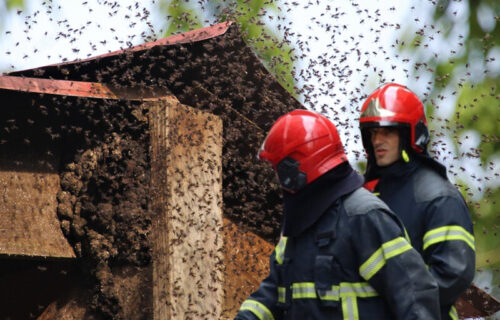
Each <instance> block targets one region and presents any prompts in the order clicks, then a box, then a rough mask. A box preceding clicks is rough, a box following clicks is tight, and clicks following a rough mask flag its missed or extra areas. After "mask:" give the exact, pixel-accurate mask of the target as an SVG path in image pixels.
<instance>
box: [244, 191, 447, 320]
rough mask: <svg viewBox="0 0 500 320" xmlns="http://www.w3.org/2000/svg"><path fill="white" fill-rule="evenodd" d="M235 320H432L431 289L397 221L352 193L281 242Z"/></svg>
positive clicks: (364, 195) (372, 200) (434, 296)
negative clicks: (313, 221)
mask: <svg viewBox="0 0 500 320" xmlns="http://www.w3.org/2000/svg"><path fill="white" fill-rule="evenodd" d="M315 209H317V208H309V210H313V211H314V210H315ZM303 214H307V211H306V212H303ZM285 219H286V206H285ZM236 319H260V320H270V319H300V320H307V319H319V320H321V319H352V320H355V319H439V305H438V292H437V284H436V282H435V280H434V279H433V278H432V276H431V275H430V273H429V272H428V270H427V268H426V267H425V265H424V263H423V260H422V258H421V257H420V255H419V254H418V253H417V252H416V251H415V250H414V249H413V248H412V247H411V246H410V244H409V243H408V241H407V239H406V238H405V232H404V229H403V227H402V224H401V222H400V221H399V220H398V219H397V217H395V215H394V214H393V213H392V212H391V211H390V210H389V209H388V207H387V206H386V205H385V204H384V203H383V202H382V201H380V200H379V199H378V198H377V197H374V196H373V195H372V194H370V193H369V192H368V191H366V190H365V189H363V188H356V189H355V191H352V190H351V192H350V193H348V194H346V195H345V194H344V195H342V196H340V197H339V198H337V199H335V201H334V202H333V203H330V206H328V208H325V210H324V211H323V214H322V215H320V216H319V218H318V219H317V220H316V221H315V223H313V224H312V225H311V226H310V227H309V228H306V229H305V230H303V231H301V232H300V233H299V234H296V235H293V236H288V237H286V236H282V237H281V239H280V242H279V243H278V245H277V246H276V248H275V250H274V252H273V253H272V255H271V257H270V274H269V276H268V277H267V278H266V279H264V280H263V281H262V283H261V285H260V287H259V289H258V290H257V291H256V292H254V293H253V294H251V295H250V297H249V298H248V299H247V300H245V301H244V303H243V304H242V306H241V308H240V311H239V312H238V315H237V316H236Z"/></svg>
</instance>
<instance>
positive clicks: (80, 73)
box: [0, 1, 500, 319]
mask: <svg viewBox="0 0 500 320" xmlns="http://www.w3.org/2000/svg"><path fill="white" fill-rule="evenodd" d="M153 2H154V1H153ZM189 2H190V1H186V3H189ZM271 3H273V1H270V2H269V3H266V4H264V5H263V7H262V8H260V9H258V10H256V11H252V10H253V9H251V6H247V7H245V6H243V7H244V8H247V9H244V10H242V9H241V8H240V7H238V6H237V4H236V2H234V3H233V2H230V1H198V3H190V5H192V6H193V7H196V6H199V8H201V9H202V10H205V9H206V10H208V12H211V13H212V15H211V16H208V17H206V19H205V21H203V23H204V24H205V25H209V24H215V23H217V22H219V21H221V20H225V19H234V20H236V21H238V20H240V21H241V20H242V17H243V18H244V17H245V15H246V14H249V13H254V14H255V18H253V20H252V19H250V20H246V21H245V23H249V24H250V25H252V24H255V25H262V24H263V21H266V22H267V23H268V24H273V23H274V25H275V27H276V29H277V30H279V32H280V35H281V38H279V37H274V36H272V35H271V36H270V35H269V34H265V33H263V34H261V35H260V36H257V37H254V38H250V39H248V40H245V41H246V42H245V41H244V40H243V37H245V36H247V35H248V34H247V32H248V28H247V27H246V25H245V23H241V24H239V23H235V24H233V25H232V26H231V27H230V28H229V30H228V31H227V32H226V33H225V34H224V35H223V36H218V37H214V38H210V39H207V40H203V41H198V42H191V43H185V44H176V45H169V46H155V47H152V48H149V49H147V50H140V51H127V50H125V51H122V52H120V53H117V54H113V55H109V56H102V57H99V58H97V59H89V60H83V61H78V62H74V63H64V64H58V65H53V66H48V67H41V68H36V69H32V70H27V71H16V72H12V73H11V74H12V75H18V76H25V77H42V78H50V79H61V80H75V81H91V82H100V83H105V84H107V85H110V86H112V87H114V88H132V89H135V90H141V88H147V87H157V88H163V89H165V90H166V91H168V92H170V93H171V94H172V95H174V96H175V97H176V98H177V99H179V101H180V102H181V103H183V104H185V105H188V106H192V107H195V108H197V109H200V110H203V111H206V112H209V113H211V114H214V115H217V116H219V117H220V118H221V119H222V121H223V127H224V131H223V141H224V147H223V159H222V172H223V203H224V216H225V217H227V218H229V219H230V220H232V221H233V222H235V223H236V224H238V225H239V226H241V227H243V228H244V229H245V230H249V231H252V232H254V233H255V234H257V235H259V236H260V237H262V238H263V239H265V240H267V241H269V242H271V243H276V241H277V238H278V237H279V231H280V230H279V225H280V222H281V201H280V199H281V194H280V189H279V187H278V185H277V184H276V180H275V177H274V174H273V172H272V170H271V169H270V168H269V167H268V166H267V165H266V164H264V163H262V162H260V161H258V160H257V159H256V153H257V150H258V148H259V147H260V144H261V143H262V140H263V138H264V137H265V134H266V132H267V130H268V129H269V128H270V126H271V125H272V123H273V122H274V121H275V120H276V119H277V118H278V117H279V116H280V115H282V114H284V113H286V112H288V111H291V110H293V109H297V108H304V106H305V107H307V108H309V109H312V110H316V111H318V112H322V113H324V114H325V115H327V116H329V117H330V118H331V119H332V120H333V121H334V122H335V123H336V125H337V127H338V128H339V131H340V132H341V134H342V135H343V140H344V143H345V145H346V147H347V151H348V153H350V154H351V156H350V160H351V161H352V162H357V161H360V162H363V161H364V152H363V151H362V149H361V148H360V146H361V140H360V135H359V132H358V131H357V117H358V116H359V109H360V106H361V104H362V102H363V100H364V99H365V98H366V96H367V94H369V93H370V92H371V91H372V90H373V89H375V88H376V86H377V85H378V84H381V83H384V82H391V81H396V82H402V83H404V84H407V85H408V86H409V87H410V88H411V89H413V90H414V91H416V92H417V93H418V94H419V96H420V97H421V98H422V100H423V101H424V104H426V106H427V108H428V110H429V111H432V112H428V121H429V124H430V129H431V132H432V135H433V140H432V143H431V145H430V151H431V154H432V155H433V156H434V157H436V158H438V159H439V160H441V161H442V162H445V164H447V165H448V169H449V172H448V173H449V175H450V177H452V178H455V179H456V181H457V185H459V184H460V185H459V186H461V187H462V190H463V191H464V192H465V193H466V194H467V195H468V199H469V204H470V206H471V207H474V206H476V207H478V206H480V203H479V201H475V200H471V199H476V198H477V196H478V195H485V197H484V198H483V199H485V200H488V196H490V195H492V194H493V193H492V192H493V191H492V190H494V188H495V184H494V183H493V182H494V181H489V180H490V179H491V180H495V181H498V173H497V172H496V171H498V170H497V169H498V161H496V160H495V159H491V160H488V161H486V162H485V166H484V170H483V171H480V172H479V173H477V174H471V173H470V170H471V166H470V164H469V165H466V164H464V161H462V159H469V160H471V159H472V161H474V159H480V157H481V153H482V150H481V148H480V147H478V146H472V147H471V146H470V143H468V142H470V140H472V138H473V137H469V135H466V134H465V135H464V134H462V131H461V129H462V127H461V126H463V125H462V124H461V121H462V120H463V116H462V118H461V113H460V111H462V114H463V113H464V112H465V111H466V110H470V109H471V108H474V105H475V103H478V99H479V100H480V99H482V98H486V97H490V98H491V97H492V98H493V99H496V101H497V105H496V106H493V107H492V108H494V107H498V99H499V97H500V95H499V94H498V90H496V89H494V90H491V92H484V93H483V95H482V96H480V97H475V98H474V99H475V100H474V99H472V102H473V103H471V104H470V105H460V106H459V108H458V109H457V110H458V112H457V113H456V116H454V117H452V116H449V115H448V116H447V114H448V113H449V112H448V111H446V110H443V109H445V108H444V107H441V109H440V104H441V103H443V101H444V102H446V101H448V102H447V103H449V100H450V99H451V100H454V99H456V95H457V91H458V90H459V89H460V88H462V87H464V86H466V85H469V84H468V79H469V78H470V77H471V76H473V75H475V76H477V70H476V69H477V68H478V67H477V66H476V69H474V68H473V67H471V66H469V64H466V65H465V69H464V70H465V71H464V74H463V75H462V76H463V77H462V78H459V79H454V75H452V74H449V73H446V72H441V70H439V72H440V74H439V75H438V76H436V77H435V78H434V79H431V78H430V77H429V75H430V74H434V73H436V72H437V71H436V69H435V68H436V63H435V62H436V61H438V60H439V58H441V57H448V60H449V62H450V64H453V63H454V59H455V57H456V55H457V51H458V50H460V48H461V47H463V46H464V44H463V42H462V41H463V40H462V38H463V36H462V35H457V36H456V38H457V39H456V40H457V43H458V44H457V47H456V48H455V47H453V48H451V49H450V50H449V52H447V53H446V54H444V53H442V52H439V50H438V49H436V46H435V43H436V42H437V41H438V40H439V39H441V40H442V39H443V38H442V33H443V32H442V30H441V29H443V28H444V27H443V26H440V25H434V24H432V23H430V22H429V21H424V20H425V19H424V18H423V17H420V16H418V15H415V12H416V11H417V10H418V9H416V8H414V7H412V8H410V9H409V12H411V13H412V14H414V15H415V16H416V18H414V19H412V21H411V23H412V24H411V26H407V25H401V24H400V23H397V22H394V21H386V20H385V18H384V17H385V16H386V15H389V14H392V13H391V12H395V11H396V9H395V8H390V9H389V10H388V11H387V12H382V11H381V10H379V9H374V8H365V7H363V5H362V4H358V3H356V2H350V3H349V5H348V6H347V7H344V6H334V5H333V4H320V3H319V1H309V2H308V3H299V2H288V1H284V2H283V3H280V4H277V3H273V4H274V5H276V6H277V7H278V9H277V10H276V9H272V6H271V5H270V4H271ZM83 5H85V6H86V5H87V3H86V2H85V3H83ZM102 5H103V6H104V7H105V9H106V10H108V15H109V17H110V18H111V17H114V16H116V15H118V14H119V12H121V11H119V10H120V9H119V8H120V4H118V3H117V2H108V1H104V3H102ZM171 5H172V6H176V5H182V3H180V2H177V1H174V2H173V3H172V4H171ZM429 5H431V6H439V5H441V4H440V3H431V4H429ZM44 6H45V9H46V12H45V13H40V12H37V13H36V14H31V15H27V16H26V22H27V31H26V33H27V37H30V35H29V32H30V30H31V26H32V25H35V24H37V22H36V21H37V16H40V15H41V14H47V15H51V14H52V12H53V11H57V10H60V7H57V6H56V5H54V4H52V2H51V1H49V2H47V3H45V4H44ZM186 8H188V7H186ZM314 8H316V9H314ZM318 8H320V9H319V10H318ZM88 10H89V12H91V11H93V10H94V9H92V8H90V7H88ZM126 10H127V12H126V14H125V16H124V17H125V19H126V21H127V23H128V24H130V27H131V28H133V27H134V26H135V25H137V24H145V25H146V28H145V29H146V31H143V32H142V34H140V35H139V34H131V35H120V34H118V33H117V32H116V31H117V30H116V29H115V28H112V29H110V30H109V31H110V32H111V33H110V34H111V36H110V38H109V39H102V40H97V39H96V40H95V41H92V42H91V43H90V44H89V46H90V48H91V51H90V52H89V53H85V52H84V48H81V47H77V46H76V43H77V40H78V37H79V36H81V35H82V34H83V33H85V28H89V27H90V25H91V24H94V23H96V22H92V21H88V22H86V23H85V25H84V26H81V27H78V28H77V27H75V26H74V25H72V24H71V22H68V21H67V20H60V21H57V23H58V25H60V26H61V27H60V28H61V30H59V33H58V35H57V37H58V38H59V39H67V40H68V41H69V44H70V45H71V46H72V48H73V50H72V51H73V53H75V54H79V55H80V57H81V58H89V57H91V56H93V55H96V54H97V53H105V52H106V51H103V52H99V49H102V48H105V49H106V47H107V46H108V47H109V45H110V44H111V43H112V42H113V43H116V42H118V43H119V45H120V49H126V48H129V47H132V45H133V43H136V42H135V41H137V40H138V39H143V40H144V41H152V40H156V39H157V38H159V37H161V34H162V32H163V31H158V30H155V26H153V24H152V22H151V21H150V19H151V12H149V10H148V9H146V8H145V7H142V6H141V5H140V4H139V3H138V2H137V3H135V4H132V5H130V6H128V7H127V9H126ZM294 10H299V11H303V12H304V14H305V13H306V12H309V14H310V15H311V16H312V18H311V24H310V26H309V27H308V28H309V29H310V30H316V33H318V30H320V31H321V33H324V34H325V35H326V36H327V37H328V38H329V40H328V41H329V43H328V45H326V46H325V47H324V48H323V49H322V50H323V51H322V52H320V54H317V55H315V56H312V57H311V55H310V54H309V53H310V52H311V50H312V49H313V48H314V47H316V46H318V47H321V46H322V45H323V44H322V40H321V39H319V38H318V37H320V35H319V34H312V35H311V34H310V33H307V32H306V31H304V32H303V34H301V32H302V31H296V29H295V26H296V25H297V24H299V22H298V21H292V20H291V18H288V17H287V14H292V13H293V12H294ZM456 10H457V9H453V10H451V11H450V12H449V13H448V15H450V16H456V15H457V14H460V12H458V13H457V11H456ZM459 11H460V10H459ZM311 12H313V14H311ZM18 14H19V15H22V14H23V13H22V12H21V11H19V12H18ZM346 17H347V18H348V19H351V20H352V19H356V20H357V21H358V22H359V25H361V26H362V28H363V29H362V30H364V31H363V32H355V33H354V34H353V33H352V32H349V31H350V30H349V28H350V26H349V25H348V24H347V23H346V22H345V18H346ZM353 17H354V18H353ZM191 18H192V16H191V15H188V14H187V13H186V14H183V15H180V16H179V17H176V18H175V19H170V18H168V17H167V19H169V22H170V23H171V24H172V25H175V24H177V25H179V27H180V26H184V27H186V26H187V28H190V29H195V28H197V27H198V21H195V20H190V19H191ZM297 19H298V18H297ZM497 20H498V19H497ZM497 23H498V21H497ZM412 27H413V29H414V30H413V29H412ZM64 28H66V29H67V30H63V29H64ZM385 30H392V31H393V32H395V31H398V30H400V32H401V33H403V32H407V33H408V32H411V31H413V33H412V35H411V36H409V37H406V38H404V37H403V36H401V38H399V39H397V40H394V42H393V43H392V45H391V46H385V45H384V44H382V40H381V39H382V37H383V35H384V32H385ZM365 31H366V32H365ZM368 31H370V33H369V32H368ZM45 34H47V33H45ZM369 34H370V35H369ZM9 35H10V31H6V32H5V36H9ZM242 35H243V37H242ZM346 35H347V36H346ZM371 35H373V37H372V36H371ZM403 38H404V39H403ZM268 39H272V40H274V41H275V42H274V43H273V44H272V45H273V46H275V47H278V48H291V49H287V50H286V52H287V54H288V53H290V52H291V58H290V59H288V58H287V57H286V55H285V54H283V56H280V55H276V56H273V57H267V56H266V50H267V49H269V48H266V47H265V46H268V44H267V42H265V40H268ZM367 39H368V41H370V42H371V44H372V47H371V48H369V49H367V48H366V47H364V46H363V43H364V42H365V41H366V40H367ZM28 40H30V39H28ZM323 41H324V40H323ZM491 41H492V40H491V39H490V38H485V39H484V43H485V44H484V45H485V46H491V44H492V42H491ZM259 43H265V45H264V47H262V46H259ZM17 46H18V42H17V43H16V44H15V47H16V48H17ZM250 46H253V48H254V49H253V51H252V50H251V49H250V48H249V47H250ZM409 48H413V49H414V50H420V49H422V50H425V51H426V52H427V53H429V52H430V54H431V55H434V63H429V62H428V61H419V60H415V59H413V58H412V57H411V54H410V53H409V51H408V50H409ZM415 48H416V49H415ZM14 49H15V48H8V49H7V50H5V52H3V54H5V55H7V56H10V55H12V54H13V53H12V52H14ZM35 50H37V51H38V49H35ZM35 50H33V51H34V52H32V53H31V52H30V53H29V54H28V53H26V54H24V55H23V56H26V59H27V58H29V57H30V56H32V55H36V54H37V51H35ZM288 50H290V51H288ZM398 50H399V51H398ZM394 52H396V53H394ZM53 55H54V56H55V55H56V53H54V54H53ZM266 59H267V60H266ZM287 59H288V60H287ZM422 60H424V59H423V58H422ZM59 61H60V62H67V61H68V58H67V57H62V56H61V57H59ZM263 61H264V63H265V64H266V66H268V67H272V66H273V65H279V64H290V65H291V66H292V67H291V68H290V74H291V75H292V78H293V80H294V82H295V88H288V90H289V91H288V92H287V91H286V90H285V89H283V86H282V85H280V84H279V83H278V81H281V82H282V83H284V80H283V79H284V75H283V74H275V75H274V76H272V75H270V74H269V72H268V71H267V70H266V69H265V68H264V67H263V66H262V62H263ZM355 62H356V63H355ZM358 62H359V63H358ZM382 62H384V63H387V64H385V67H380V64H381V63H382ZM494 62H495V57H494V56H489V57H488V58H487V61H486V63H489V64H493V63H494ZM294 63H296V64H295V65H294ZM300 64H302V66H299V65H300ZM304 66H305V67H304ZM486 70H487V68H486ZM456 77H457V76H455V78H456ZM451 80H453V81H454V83H455V84H454V85H452V86H450V87H449V88H447V89H446V90H444V91H436V90H435V89H434V88H435V87H437V86H445V84H446V83H449V81H451ZM442 92H447V93H446V94H443V93H442ZM445 95H446V96H445ZM294 96H295V97H298V98H294ZM297 99H299V100H300V101H301V102H302V103H301V102H299V100H297ZM33 101H36V103H35V102H34V103H33V105H39V108H38V109H36V110H34V109H27V110H28V111H26V113H25V114H23V115H22V117H21V116H20V117H21V118H22V119H23V120H20V119H21V118H16V117H17V116H11V115H9V116H6V117H2V118H1V120H0V123H1V125H2V126H1V127H0V133H1V134H0V145H4V146H8V145H12V144H13V143H14V142H15V143H20V144H23V145H25V146H36V147H37V148H41V146H40V145H39V144H37V143H36V142H37V141H38V138H37V136H36V135H34V134H26V133H27V132H33V131H32V130H31V129H29V128H32V127H39V128H43V130H42V133H43V135H44V137H46V138H47V140H46V141H49V142H50V145H54V144H61V145H62V146H63V147H62V149H61V150H64V152H63V154H62V155H61V159H62V161H61V164H60V168H59V171H60V175H61V192H60V194H59V196H58V200H59V207H58V216H59V218H60V220H61V228H62V230H63V232H64V234H65V235H66V236H67V238H68V239H69V241H70V242H71V244H72V245H73V247H74V249H75V252H76V253H77V255H78V256H79V257H80V258H81V259H83V261H85V264H86V266H87V265H88V266H89V268H88V270H89V275H90V276H91V278H92V280H93V281H94V282H95V286H94V287H93V288H94V292H93V298H92V304H91V305H92V310H94V311H95V312H97V313H99V314H101V315H102V316H104V317H107V318H115V319H119V318H120V317H123V310H122V309H123V306H122V305H121V304H120V299H119V297H117V296H116V293H115V292H114V291H113V290H112V289H111V288H113V276H112V273H113V268H114V267H115V266H117V265H130V266H134V267H137V268H142V267H146V266H148V265H149V264H150V263H151V248H150V244H149V243H148V240H147V235H148V232H149V231H150V228H151V225H150V224H151V219H150V216H151V209H150V207H149V198H148V195H150V194H153V193H154V192H155V190H150V189H149V188H150V183H149V182H150V179H151V177H150V175H151V166H150V155H149V152H150V150H149V149H148V145H149V142H150V135H149V134H150V132H149V127H148V124H147V122H145V121H144V120H143V119H140V117H139V118H138V117H137V116H136V114H137V112H139V113H144V112H147V111H144V110H138V109H137V104H136V103H135V102H130V101H128V102H126V101H120V102H117V101H107V100H92V99H83V98H69V97H63V98H50V97H47V96H45V97H43V96H41V97H40V96H36V97H33ZM40 101H42V102H43V103H41V102H40ZM494 114H495V113H494ZM496 114H498V113H496ZM448 118H450V119H451V118H452V120H450V119H448ZM473 120H474V119H473ZM476 120H477V118H476ZM496 120H498V119H496ZM492 121H493V120H492ZM30 130H31V131H30ZM450 137H451V139H450ZM479 140H480V141H481V142H483V143H484V144H486V145H487V146H491V145H494V146H496V145H497V144H498V141H499V138H498V137H497V136H495V135H482V136H481V137H479ZM462 144H463V145H464V147H462ZM465 145H467V148H465ZM52 148H53V147H50V148H47V150H44V151H43V152H49V153H51V152H52V153H54V151H53V149H52ZM454 148H456V149H457V150H458V151H457V152H455V151H453V150H454ZM474 163H476V164H477V163H478V162H477V161H476V162H474ZM479 163H480V161H479ZM46 165H53V164H52V163H49V162H47V164H46ZM465 177H466V178H467V179H469V181H468V182H471V183H470V184H469V185H468V186H465V184H464V183H463V182H461V179H465ZM485 180H486V181H488V183H487V186H484V185H483V184H485ZM488 205H490V204H488ZM492 205H496V204H495V203H493V204H492ZM478 212H479V210H478ZM495 225H496V222H495ZM495 228H496V227H495ZM492 232H496V230H492ZM252 258H253V257H250V256H248V259H250V260H251V259H252ZM251 267H252V266H251V265H246V266H241V268H242V269H244V268H246V269H248V268H251ZM263 276H265V274H262V276H261V278H262V277H263ZM103 288H105V289H103Z"/></svg>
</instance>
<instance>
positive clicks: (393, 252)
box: [359, 237, 412, 280]
mask: <svg viewBox="0 0 500 320" xmlns="http://www.w3.org/2000/svg"><path fill="white" fill-rule="evenodd" d="M411 248H412V247H411V245H410V244H409V243H408V241H406V239H405V238H403V237H398V238H395V239H392V240H391V241H388V242H386V243H384V244H382V246H381V247H380V248H378V249H377V251H375V252H374V253H373V254H372V255H371V256H370V258H368V260H366V261H365V262H364V263H363V264H362V265H361V267H360V268H359V274H360V275H361V276H362V277H363V278H364V279H365V280H370V279H371V277H373V276H374V275H375V274H376V273H377V272H378V271H379V270H380V269H381V268H382V267H383V266H384V265H385V263H386V262H387V260H389V259H390V258H393V257H395V256H397V255H399V254H401V253H403V252H405V251H407V250H410V249H411Z"/></svg>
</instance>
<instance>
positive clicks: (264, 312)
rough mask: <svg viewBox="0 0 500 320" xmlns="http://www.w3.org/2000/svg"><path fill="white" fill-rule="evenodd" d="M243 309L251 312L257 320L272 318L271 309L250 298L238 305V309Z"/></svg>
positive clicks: (269, 319)
mask: <svg viewBox="0 0 500 320" xmlns="http://www.w3.org/2000/svg"><path fill="white" fill-rule="evenodd" d="M244 310H248V311H250V312H252V313H253V314H254V315H255V316H256V317H257V318H259V320H274V316H273V314H272V313H271V311H270V310H269V309H268V308H267V307H266V306H265V305H263V304H262V303H260V302H259V301H256V300H251V299H248V300H245V301H244V302H243V303H242V305H241V307H240V311H244Z"/></svg>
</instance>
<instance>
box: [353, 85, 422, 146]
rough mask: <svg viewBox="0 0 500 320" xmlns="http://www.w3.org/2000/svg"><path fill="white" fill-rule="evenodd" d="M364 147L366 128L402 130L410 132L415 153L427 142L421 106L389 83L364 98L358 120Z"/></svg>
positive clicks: (403, 88)
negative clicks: (394, 128) (401, 128)
mask: <svg viewBox="0 0 500 320" xmlns="http://www.w3.org/2000/svg"><path fill="white" fill-rule="evenodd" d="M359 122H360V128H361V133H362V135H363V144H364V145H365V149H367V143H368V142H369V139H368V138H367V136H368V133H367V130H366V129H367V128H374V127H405V128H408V129H409V133H410V145H411V147H412V148H413V149H414V150H415V151H416V152H418V153H421V152H423V151H424V150H425V149H426V148H427V144H428V143H429V131H428V129H427V121H426V119H425V113H424V106H423V104H422V102H421V101H420V100H419V99H418V97H417V96H416V95H415V93H413V92H412V91H410V90H409V89H408V88H407V87H405V86H402V85H400V84H396V83H389V84H385V85H383V86H381V87H379V88H378V89H377V90H375V91H374V92H373V93H372V94H370V96H368V98H367V99H366V101H365V103H364V104H363V107H362V108H361V115H360V118H359Z"/></svg>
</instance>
